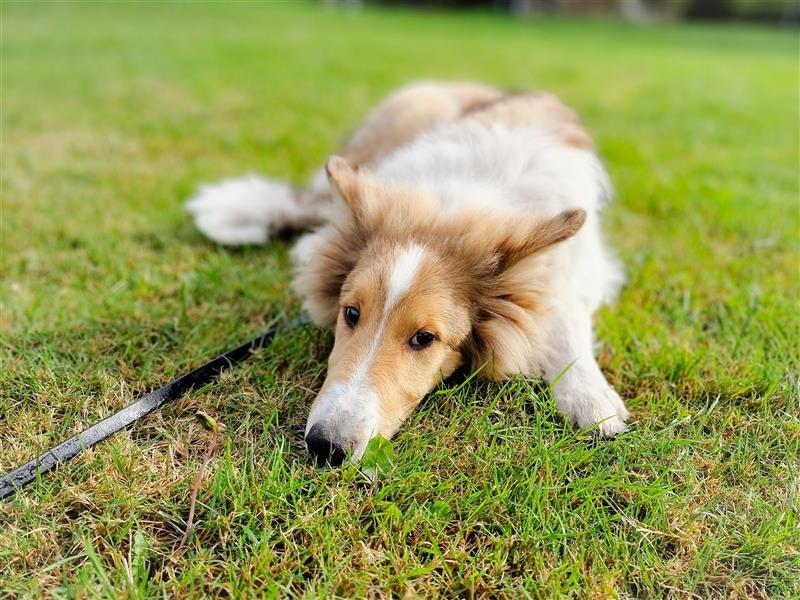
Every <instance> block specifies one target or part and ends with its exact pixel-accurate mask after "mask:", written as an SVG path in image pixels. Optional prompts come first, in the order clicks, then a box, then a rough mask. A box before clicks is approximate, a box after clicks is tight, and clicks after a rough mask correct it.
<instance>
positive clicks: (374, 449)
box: [360, 435, 395, 481]
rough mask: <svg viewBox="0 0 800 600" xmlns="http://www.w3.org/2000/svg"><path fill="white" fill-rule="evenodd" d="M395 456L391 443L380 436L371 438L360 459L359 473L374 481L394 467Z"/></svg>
mask: <svg viewBox="0 0 800 600" xmlns="http://www.w3.org/2000/svg"><path fill="white" fill-rule="evenodd" d="M394 463H395V455H394V447H393V446H392V443H391V442H390V441H389V440H387V439H386V438H385V437H383V436H382V435H377V436H375V437H374V438H372V439H371V440H370V441H369V443H368V444H367V449H366V450H365V451H364V456H362V457H361V465H360V467H361V472H362V473H364V475H366V476H367V478H369V480H370V481H375V480H377V479H378V477H379V476H380V475H381V474H383V473H388V472H389V470H390V469H391V468H392V467H393V466H394Z"/></svg>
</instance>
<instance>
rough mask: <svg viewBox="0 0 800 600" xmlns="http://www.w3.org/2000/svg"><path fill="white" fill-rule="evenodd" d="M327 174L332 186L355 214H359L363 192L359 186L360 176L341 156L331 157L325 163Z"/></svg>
mask: <svg viewBox="0 0 800 600" xmlns="http://www.w3.org/2000/svg"><path fill="white" fill-rule="evenodd" d="M325 172H326V173H327V174H328V181H329V182H330V184H331V186H333V188H334V189H335V190H336V191H337V192H339V195H340V196H341V197H342V199H343V200H344V201H345V202H346V203H347V206H349V207H350V210H351V211H352V212H353V214H356V213H358V212H359V208H360V205H361V190H360V189H359V185H358V174H357V173H356V172H355V170H353V167H351V166H350V163H348V162H347V161H346V160H345V159H343V158H342V157H341V156H331V157H330V158H329V159H328V161H327V162H326V163H325Z"/></svg>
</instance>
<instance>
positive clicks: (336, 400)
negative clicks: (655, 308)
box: [188, 83, 628, 458]
mask: <svg viewBox="0 0 800 600" xmlns="http://www.w3.org/2000/svg"><path fill="white" fill-rule="evenodd" d="M339 154H340V156H341V158H339V157H334V158H332V159H330V160H329V161H328V163H327V165H326V166H327V172H326V171H325V170H322V171H320V172H319V173H318V174H317V175H316V176H315V177H314V179H313V180H312V182H311V184H310V185H309V186H308V187H307V188H305V189H302V190H296V189H293V188H291V187H290V186H288V185H286V184H283V183H276V182H273V181H268V180H264V179H262V178H259V177H256V176H250V177H247V178H244V179H239V180H228V181H223V182H221V183H217V184H214V185H211V186H206V187H203V188H201V190H200V192H199V193H198V195H197V196H196V197H195V198H193V199H192V200H191V201H190V202H189V204H188V207H189V210H190V211H191V212H192V213H193V215H194V217H195V221H196V223H197V225H198V227H199V228H200V229H201V230H202V231H203V232H204V233H205V234H206V235H208V236H209V237H211V238H212V239H214V240H216V241H217V242H219V243H222V244H248V243H263V242H264V241H265V240H266V238H267V236H268V235H269V234H270V233H272V232H275V231H278V230H283V229H304V228H309V227H314V228H315V230H314V231H313V232H312V233H310V234H307V235H305V236H304V237H302V238H300V240H299V241H298V242H297V244H296V246H295V249H294V252H293V256H294V259H295V262H296V267H297V273H296V278H295V282H294V288H295V290H296V291H297V292H298V293H299V294H300V295H301V296H302V297H303V299H304V307H305V309H306V310H307V311H308V313H309V314H310V315H311V317H312V318H313V319H314V320H315V321H316V322H317V323H319V324H321V325H334V324H336V325H337V332H336V344H335V346H334V349H333V352H332V354H331V358H330V360H329V373H328V377H327V379H326V382H325V384H324V385H323V388H322V390H321V392H320V394H319V396H318V397H317V399H316V400H315V401H314V404H313V405H312V409H311V414H310V416H309V420H308V427H307V429H306V433H307V436H308V437H307V443H308V445H309V449H310V450H311V451H312V453H316V454H319V453H321V454H322V455H324V456H320V457H321V458H324V457H325V456H327V452H328V451H329V450H330V449H331V448H337V447H338V448H345V449H349V450H351V451H352V452H353V453H354V455H355V456H360V455H361V454H362V453H363V451H364V449H365V448H366V444H367V442H368V440H369V439H370V438H371V437H372V436H374V435H376V434H378V433H380V434H382V435H384V436H386V437H389V436H391V435H393V434H394V433H395V432H396V431H397V429H398V428H399V426H400V424H401V423H402V421H403V420H404V419H405V418H407V416H408V414H409V413H410V412H411V411H412V410H413V408H414V407H415V406H416V405H417V404H418V403H419V401H420V400H421V399H422V397H423V396H424V395H425V394H426V393H427V392H428V391H430V390H431V389H432V388H433V386H435V385H436V383H437V382H438V381H440V380H441V379H442V378H443V377H447V376H448V375H450V373H452V371H453V370H454V369H455V368H457V367H458V366H459V365H460V364H467V365H469V366H470V367H471V368H475V369H481V371H480V372H481V374H482V375H485V376H489V377H492V378H502V377H506V376H511V375H514V374H517V373H524V374H528V375H532V376H541V377H544V378H545V379H547V380H548V381H551V382H552V381H555V384H554V387H553V394H554V398H555V400H556V404H557V406H558V408H559V410H560V411H561V412H562V413H563V414H564V415H565V416H567V417H568V418H569V419H570V420H571V421H572V422H573V423H575V424H576V425H578V426H579V427H588V426H592V425H595V424H597V430H598V431H599V433H600V434H601V435H604V436H612V435H615V434H617V433H619V432H621V431H623V430H624V429H625V420H626V419H627V417H628V411H627V410H626V408H625V405H624V404H623V402H622V400H621V399H620V398H619V396H618V395H617V393H616V392H615V391H614V390H613V389H612V388H611V387H610V386H609V384H608V383H607V382H606V380H605V378H604V376H603V374H602V372H601V371H600V368H599V367H598V365H597V363H596V361H595V359H594V356H593V354H592V343H593V338H592V314H593V313H594V311H595V310H596V309H597V308H598V306H599V305H600V304H601V303H602V302H605V301H608V300H610V299H611V298H613V297H614V295H615V294H616V292H617V290H618V288H619V286H620V284H621V282H622V271H621V269H620V267H619V265H618V263H617V262H616V260H614V259H613V258H612V256H611V255H610V254H609V252H608V250H607V249H606V248H605V246H604V245H603V242H602V239H601V235H600V211H601V208H602V205H603V204H604V203H605V202H606V201H607V199H608V198H609V195H610V184H609V181H608V177H607V175H606V172H605V170H604V168H603V166H602V164H601V162H600V160H599V159H598V157H597V154H596V153H595V151H594V147H593V143H592V140H591V138H590V137H589V136H588V134H587V133H586V132H585V131H584V130H583V128H582V127H581V126H580V124H579V122H578V119H577V117H576V115H575V113H574V112H573V111H571V110H570V109H568V108H566V107H565V106H564V105H563V104H561V103H560V102H559V101H558V99H557V98H555V97H554V96H552V95H550V94H544V93H505V92H502V91H499V90H497V89H494V88H491V87H487V86H483V85H479V84H468V83H464V84H445V83H418V84H414V85H411V86H408V87H405V88H402V89H400V90H398V91H397V92H395V93H393V94H392V95H390V96H389V97H388V98H387V99H386V100H384V101H383V102H382V103H381V104H380V105H379V106H378V107H377V108H376V109H375V110H374V111H373V112H372V113H371V114H370V115H369V116H368V118H367V119H366V120H365V122H364V123H363V124H362V125H361V126H360V127H359V128H358V129H357V130H356V132H355V133H354V134H353V136H352V137H351V138H350V139H349V140H348V141H347V142H346V143H345V145H344V147H343V148H342V149H341V151H340V153H339ZM347 307H350V308H351V309H353V308H354V309H356V312H352V311H351V312H350V313H345V312H343V311H344V310H345V309H346V308H347ZM356 313H358V314H356ZM353 315H355V317H353ZM350 317H353V318H350ZM352 321H355V323H353V322H352ZM418 333H419V334H425V335H421V336H416V334H418ZM428 334H429V335H430V336H432V337H428ZM429 340H432V341H430V342H429ZM420 341H423V342H428V343H427V344H425V345H421V344H419V343H418V342H420ZM320 440H322V443H321V444H320V443H319V442H320ZM326 444H327V446H326ZM319 448H322V450H319Z"/></svg>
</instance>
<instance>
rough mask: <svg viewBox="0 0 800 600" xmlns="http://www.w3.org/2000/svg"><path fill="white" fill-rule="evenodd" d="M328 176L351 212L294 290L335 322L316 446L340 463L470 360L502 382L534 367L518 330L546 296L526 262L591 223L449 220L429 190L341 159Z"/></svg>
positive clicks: (393, 426) (314, 416) (388, 430)
mask: <svg viewBox="0 0 800 600" xmlns="http://www.w3.org/2000/svg"><path fill="white" fill-rule="evenodd" d="M327 171H328V177H329V179H330V182H331V184H332V186H333V187H334V189H336V190H337V191H338V193H339V195H340V196H341V198H342V199H343V200H344V202H345V204H346V205H347V207H348V209H347V210H343V215H344V216H343V218H342V220H341V221H340V222H337V223H335V224H333V225H331V226H329V228H328V230H327V231H325V232H323V233H322V239H323V242H322V243H321V244H320V245H319V247H318V248H316V250H315V253H314V256H313V257H311V259H310V261H309V263H308V264H307V265H306V266H304V267H302V268H301V270H300V272H299V274H298V278H297V280H296V287H297V288H298V290H299V291H300V292H301V293H303V295H304V296H305V297H306V303H305V306H306V309H307V310H308V311H309V312H310V313H311V315H312V317H314V318H315V320H316V321H317V322H321V323H333V322H335V326H336V339H335V343H334V347H333V350H332V352H331V354H330V357H329V359H328V374H327V377H326V379H325V382H324V384H323V386H322V389H321V390H320V392H319V394H318V396H317V398H316V399H315V400H314V402H313V404H312V406H311V412H310V414H309V417H308V424H307V426H306V446H307V447H308V450H309V452H310V453H311V454H312V455H313V456H314V457H315V458H316V459H317V461H318V462H320V463H324V462H325V461H326V460H327V461H330V462H331V463H332V464H338V463H339V462H341V460H342V459H343V458H344V456H345V454H346V452H352V454H353V456H355V457H356V458H358V457H360V456H361V455H362V454H363V452H364V450H365V449H366V446H367V443H368V442H369V440H370V439H371V438H372V437H374V436H376V435H378V434H380V435H382V436H384V437H386V438H389V437H391V436H392V435H393V434H394V433H395V432H396V431H397V429H398V428H399V427H400V425H401V424H402V422H403V421H404V420H405V419H406V418H407V417H408V416H409V415H410V413H411V412H412V411H413V410H414V408H415V407H416V406H417V405H418V404H419V402H420V401H421V400H422V398H423V397H424V396H425V395H426V394H427V393H428V392H430V391H431V390H432V389H433V388H434V387H435V386H436V385H437V384H438V383H439V382H440V381H441V380H442V379H444V378H446V377H448V376H449V375H451V374H452V373H453V371H454V370H455V369H456V368H457V367H458V366H460V365H461V364H463V363H465V362H466V361H468V362H469V363H471V364H472V365H476V364H481V363H483V362H487V361H488V362H492V365H490V366H489V370H490V372H492V373H495V374H502V373H504V372H510V371H514V370H518V369H520V368H522V367H523V366H524V361H525V358H524V353H525V350H524V348H522V346H525V347H528V345H529V344H530V343H531V341H530V340H525V341H524V342H519V341H517V340H515V339H512V338H514V336H519V335H520V334H519V332H518V330H513V331H512V329H513V328H514V327H517V329H518V328H519V326H521V325H524V322H525V321H530V319H531V318H533V317H532V315H533V313H535V310H533V309H534V308H535V305H536V304H537V303H538V302H539V301H540V298H539V297H538V296H539V292H538V291H537V289H536V286H535V285H534V286H530V285H522V286H520V285H519V281H518V279H519V278H520V276H522V277H526V276H527V277H531V278H534V279H535V278H536V277H537V272H536V270H537V267H536V266H535V265H533V266H531V264H528V266H527V267H525V266H524V265H523V263H526V264H527V263H529V262H530V261H527V260H525V259H527V258H529V257H531V256H532V255H534V254H535V253H537V252H539V251H542V250H544V249H546V248H549V247H550V246H552V245H553V244H556V243H558V242H560V241H563V240H565V239H567V238H569V237H571V236H572V235H573V234H574V233H575V232H577V231H578V229H580V227H581V225H583V222H584V220H585V216H586V215H585V213H584V212H583V211H580V210H577V211H567V212H564V213H561V214H560V215H557V216H556V217H553V218H550V219H525V218H522V219H520V215H519V214H516V213H515V214H513V215H504V216H498V215H497V214H492V213H487V212H485V211H469V210H460V211H459V212H449V213H448V212H442V210H441V207H440V205H439V204H438V203H437V202H436V201H435V199H433V198H430V197H429V196H427V195H426V193H425V192H423V191H420V190H413V189H408V188H401V187H398V186H395V185H387V184H383V183H380V182H378V181H376V180H375V179H374V178H372V177H371V176H369V175H365V174H361V173H356V172H355V171H353V169H352V168H350V166H349V165H348V164H347V163H346V162H345V161H344V160H343V159H340V158H336V157H334V158H331V159H330V160H329V161H328V164H327ZM510 328H511V329H510ZM509 336H510V337H509ZM504 338H507V339H504ZM500 354H502V356H499V355H500ZM515 363H516V364H515Z"/></svg>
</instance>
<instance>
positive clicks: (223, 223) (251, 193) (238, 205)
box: [186, 174, 328, 246]
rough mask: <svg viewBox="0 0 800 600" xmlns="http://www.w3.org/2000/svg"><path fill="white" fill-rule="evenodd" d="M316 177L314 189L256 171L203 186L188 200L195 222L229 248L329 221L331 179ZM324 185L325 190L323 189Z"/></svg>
mask: <svg viewBox="0 0 800 600" xmlns="http://www.w3.org/2000/svg"><path fill="white" fill-rule="evenodd" d="M318 180H319V177H316V178H315V179H314V181H313V182H312V185H310V186H309V187H308V188H296V187H293V186H292V185H290V184H288V183H286V182H283V181H277V180H273V179H267V178H265V177H261V176H258V175H254V174H249V175H245V176H243V177H238V178H231V179H223V180H222V181H218V182H216V183H212V184H204V185H201V186H200V187H199V188H198V190H197V193H196V194H195V195H194V196H193V197H191V198H190V199H189V200H188V201H187V202H186V210H188V211H189V212H190V213H191V214H192V217H193V218H194V222H195V225H197V228H198V229H199V230H200V231H202V232H203V233H204V234H205V235H206V236H208V237H209V238H211V239H212V240H214V241H215V242H217V243H218V244H223V245H225V246H242V245H248V244H264V243H265V242H266V241H267V239H268V238H269V236H270V235H272V234H274V233H278V232H280V231H285V230H300V229H306V228H309V227H313V226H316V225H320V224H321V223H323V222H324V211H323V210H322V205H323V204H325V199H326V198H325V196H327V195H328V194H327V191H328V190H327V187H321V186H324V184H326V183H327V182H326V181H325V180H324V178H323V179H322V181H318ZM317 188H319V189H317Z"/></svg>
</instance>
